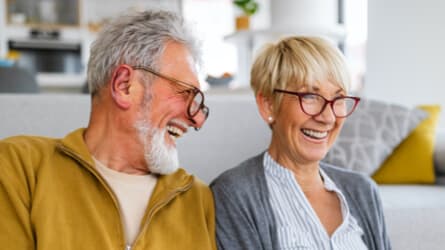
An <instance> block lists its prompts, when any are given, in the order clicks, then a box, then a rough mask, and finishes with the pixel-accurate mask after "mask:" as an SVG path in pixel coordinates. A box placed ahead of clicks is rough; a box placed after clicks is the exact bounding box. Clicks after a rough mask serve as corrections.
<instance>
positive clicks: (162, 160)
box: [135, 97, 179, 175]
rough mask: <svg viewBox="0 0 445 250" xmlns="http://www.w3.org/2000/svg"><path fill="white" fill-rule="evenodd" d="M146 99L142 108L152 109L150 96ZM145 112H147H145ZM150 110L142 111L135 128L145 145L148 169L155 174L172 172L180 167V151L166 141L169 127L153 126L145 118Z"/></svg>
mask: <svg viewBox="0 0 445 250" xmlns="http://www.w3.org/2000/svg"><path fill="white" fill-rule="evenodd" d="M145 99H146V101H145V103H144V104H143V105H142V106H143V108H142V109H141V110H146V111H148V110H150V104H149V103H150V101H149V100H150V97H145ZM144 113H145V114H144ZM147 113H148V112H143V111H142V112H141V114H140V117H139V119H138V120H137V121H136V123H135V128H136V130H137V131H138V134H139V141H140V142H141V144H142V146H143V147H144V148H143V150H144V158H145V162H146V164H147V166H148V170H149V171H150V172H151V173H155V174H163V175H166V174H171V173H173V172H175V171H176V170H177V169H178V168H179V158H178V151H177V150H176V147H174V146H168V145H167V143H166V141H165V134H166V133H167V129H166V128H164V129H157V128H152V127H151V126H150V125H149V122H148V121H147V120H146V119H145V118H144V117H147V116H148V114H147Z"/></svg>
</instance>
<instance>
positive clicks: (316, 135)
mask: <svg viewBox="0 0 445 250" xmlns="http://www.w3.org/2000/svg"><path fill="white" fill-rule="evenodd" d="M302 131H303V133H304V134H305V135H307V136H310V137H312V138H316V139H323V138H325V137H326V136H327V135H328V132H327V131H325V132H319V131H315V130H309V129H303V130H302Z"/></svg>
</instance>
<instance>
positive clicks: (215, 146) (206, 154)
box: [0, 93, 445, 250]
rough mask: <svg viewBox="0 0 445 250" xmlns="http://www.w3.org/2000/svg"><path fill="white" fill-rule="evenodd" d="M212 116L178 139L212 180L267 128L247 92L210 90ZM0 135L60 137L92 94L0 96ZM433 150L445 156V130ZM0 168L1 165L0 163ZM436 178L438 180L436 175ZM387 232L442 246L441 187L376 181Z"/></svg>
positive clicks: (260, 144) (396, 239)
mask: <svg viewBox="0 0 445 250" xmlns="http://www.w3.org/2000/svg"><path fill="white" fill-rule="evenodd" d="M206 98H207V99H206V101H207V104H208V106H209V107H210V116H209V119H208V121H207V123H206V124H205V126H204V127H203V128H202V129H201V130H200V131H199V132H195V131H194V130H190V131H189V133H187V134H186V135H185V136H184V137H183V138H181V139H180V140H178V150H179V157H180V162H181V165H182V166H183V167H184V168H185V169H187V170H188V171H189V172H191V173H193V174H194V175H196V176H198V177H200V178H201V179H202V180H204V181H205V182H207V183H208V182H210V181H211V180H212V179H213V178H214V177H216V176H217V175H218V174H219V173H221V172H222V171H224V170H225V169H227V168H230V167H232V166H235V165H236V164H237V163H239V162H240V161H242V160H244V159H246V158H247V157H250V156H253V155H255V154H257V153H259V152H261V151H263V150H264V149H265V148H266V147H267V146H268V142H269V136H270V131H269V128H268V127H267V126H266V125H265V124H264V123H263V122H262V120H261V119H260V117H259V114H258V112H257V109H256V105H255V102H254V98H253V97H252V96H251V94H246V93H241V94H239V93H234V94H230V95H228V94H221V93H214V94H212V93H209V94H208V95H207V96H206ZM0 107H1V112H0V121H1V122H0V139H1V138H5V137H8V136H11V135H16V134H37V135H44V136H51V137H61V136H64V135H65V134H66V133H67V132H69V131H71V130H74V129H76V128H78V127H85V126H86V125H87V124H88V117H89V110H90V97H89V96H88V95H81V94H38V95H29V94H23V95H17V94H0ZM436 149H438V150H440V152H439V151H438V150H436V152H435V154H436V156H437V157H442V156H443V155H444V154H445V130H443V129H439V130H438V133H437V141H436ZM0 167H1V166H0ZM439 179H440V178H439ZM379 188H380V192H381V197H382V201H383V206H384V212H385V217H386V221H387V227H388V231H389V236H390V238H391V242H392V245H393V249H396V250H410V249H413V250H419V249H425V250H434V249H444V246H445V237H444V236H443V233H442V232H444V230H442V227H444V226H445V199H444V198H443V197H445V185H441V184H433V185H379Z"/></svg>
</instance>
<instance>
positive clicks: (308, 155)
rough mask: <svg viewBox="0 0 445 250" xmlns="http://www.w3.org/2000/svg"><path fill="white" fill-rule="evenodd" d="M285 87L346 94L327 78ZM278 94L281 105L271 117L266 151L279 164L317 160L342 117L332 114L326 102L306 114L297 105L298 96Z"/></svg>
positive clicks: (329, 94) (334, 135)
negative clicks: (317, 110)
mask: <svg viewBox="0 0 445 250" xmlns="http://www.w3.org/2000/svg"><path fill="white" fill-rule="evenodd" d="M287 90H290V91H295V92H311V93H316V94H319V95H321V96H323V97H324V98H326V99H327V100H332V99H334V98H335V97H338V96H343V95H346V93H345V91H344V90H343V89H342V88H341V87H340V86H338V85H335V84H334V83H332V82H330V81H324V82H320V83H316V84H314V85H313V86H311V87H307V86H303V87H300V88H298V89H287ZM282 95H283V98H282V102H281V105H280V107H279V110H278V113H277V114H276V115H275V117H274V123H273V126H272V142H271V145H270V148H269V152H270V153H271V154H272V156H273V157H274V158H275V159H277V160H278V162H280V163H281V164H285V162H283V160H284V161H291V162H292V164H304V165H307V164H312V163H317V164H318V162H319V161H320V160H321V159H323V158H324V157H325V155H326V154H327V152H328V150H329V149H330V148H331V146H332V144H333V143H334V141H335V139H336V138H337V136H338V133H339V132H340V129H341V127H342V125H343V122H344V118H336V117H335V115H334V113H333V111H332V109H331V106H330V105H326V107H325V109H324V110H323V112H322V113H321V114H319V115H317V116H310V115H307V114H306V113H304V112H303V110H302V109H301V106H300V101H299V99H298V98H299V97H298V96H294V95H290V94H282Z"/></svg>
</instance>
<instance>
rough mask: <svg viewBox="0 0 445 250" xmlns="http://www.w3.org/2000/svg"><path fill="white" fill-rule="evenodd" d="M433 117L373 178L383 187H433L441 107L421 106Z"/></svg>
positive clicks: (399, 148)
mask: <svg viewBox="0 0 445 250" xmlns="http://www.w3.org/2000/svg"><path fill="white" fill-rule="evenodd" d="M419 108H420V109H423V110H425V111H426V112H428V113H429V116H428V118H426V119H425V120H424V121H422V122H421V123H420V124H419V125H418V126H417V127H416V128H415V129H414V130H413V132H411V134H410V135H409V136H408V137H407V138H406V139H405V140H403V141H402V143H400V145H399V146H397V148H396V149H395V150H394V152H393V153H392V154H391V155H390V156H389V157H388V158H387V159H386V160H385V162H384V163H383V164H382V166H381V167H380V168H379V170H377V172H376V173H375V174H374V175H373V176H372V178H373V179H374V180H375V181H376V182H377V183H380V184H414V183H416V184H429V183H434V181H435V171H434V159H433V153H434V144H435V138H436V126H437V121H438V120H439V119H438V118H439V113H440V106H439V105H424V106H419Z"/></svg>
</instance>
